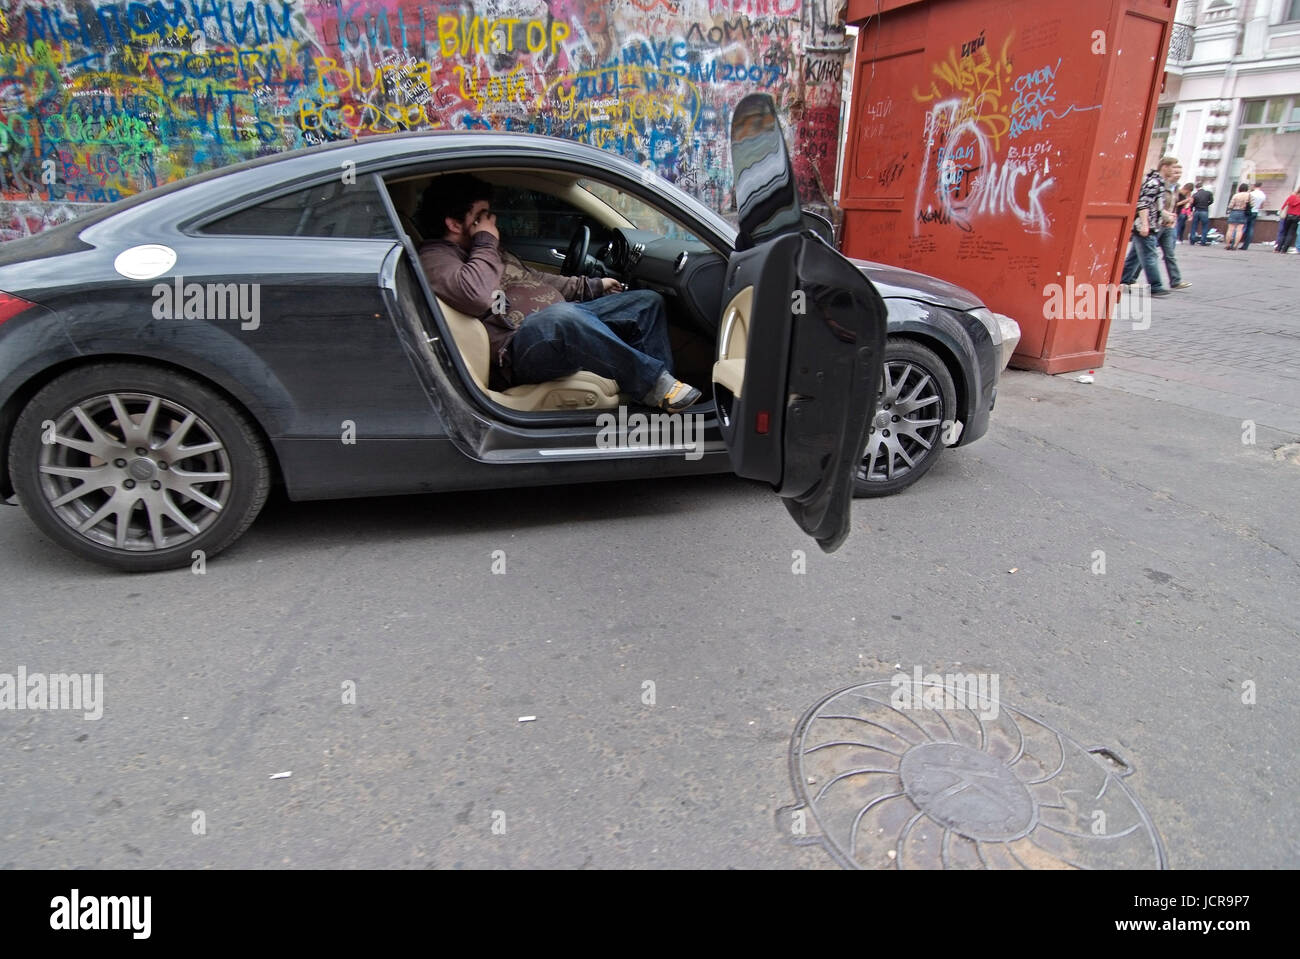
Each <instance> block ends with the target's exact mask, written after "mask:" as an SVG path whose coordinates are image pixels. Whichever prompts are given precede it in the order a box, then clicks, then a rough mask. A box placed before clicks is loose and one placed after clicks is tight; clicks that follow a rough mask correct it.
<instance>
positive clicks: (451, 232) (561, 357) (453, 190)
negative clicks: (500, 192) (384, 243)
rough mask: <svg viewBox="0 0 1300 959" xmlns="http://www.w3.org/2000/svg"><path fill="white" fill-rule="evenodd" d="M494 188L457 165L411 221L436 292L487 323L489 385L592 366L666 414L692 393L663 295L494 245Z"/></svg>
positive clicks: (431, 190) (694, 391)
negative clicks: (676, 370) (565, 271)
mask: <svg viewBox="0 0 1300 959" xmlns="http://www.w3.org/2000/svg"><path fill="white" fill-rule="evenodd" d="M491 199H492V186H491V184H489V183H485V182H484V181H482V180H480V179H478V178H477V177H473V176H470V175H468V174H464V173H453V174H448V175H446V176H440V177H437V178H436V179H435V180H434V181H433V182H432V183H431V184H430V185H429V187H428V188H427V189H426V190H425V192H424V195H423V196H422V197H421V199H420V206H419V209H418V210H417V211H416V215H415V220H416V224H417V225H418V226H419V227H420V230H421V232H423V233H424V234H425V236H431V237H438V239H435V240H429V241H427V242H426V243H425V244H424V245H423V246H422V247H421V248H420V250H419V254H420V265H421V266H422V267H423V268H424V272H425V275H426V276H427V277H428V279H429V285H430V286H431V287H432V288H433V291H434V293H435V294H437V296H438V297H439V298H440V299H442V300H445V301H446V302H447V303H448V304H449V305H450V306H452V307H454V308H455V309H457V310H460V311H461V312H462V313H468V314H469V315H470V316H475V317H478V319H479V320H480V321H482V323H483V325H484V326H486V327H487V331H488V340H489V342H490V343H491V354H492V361H491V364H490V369H491V375H490V377H489V383H488V388H489V389H493V390H503V389H508V388H509V387H511V386H515V385H518V384H522V383H545V382H547V381H548V380H556V379H561V378H563V377H565V376H571V375H572V374H574V373H576V372H577V371H578V370H590V371H591V372H593V373H596V374H597V375H599V376H604V377H607V378H609V379H611V380H614V381H615V382H616V383H618V385H619V389H620V391H621V392H624V393H627V394H629V395H631V396H633V397H637V398H639V399H640V400H641V402H642V403H644V404H645V405H647V406H657V407H660V408H662V409H666V410H668V411H669V412H670V413H675V412H679V411H681V410H684V409H686V408H687V407H689V406H690V405H692V404H693V403H695V402H696V401H697V400H698V399H699V398H700V395H701V394H700V391H699V390H697V389H696V388H695V387H693V386H690V385H688V384H686V383H683V382H682V381H681V380H678V379H676V378H675V377H674V376H673V355H672V347H671V346H670V344H669V341H668V319H667V313H666V310H665V307H664V300H663V297H662V296H660V295H659V294H658V293H655V292H653V291H651V290H635V291H630V292H625V291H624V290H625V288H624V286H623V284H622V283H620V282H619V281H618V280H616V279H613V278H611V277H604V278H600V279H596V278H588V277H581V276H556V275H554V274H551V273H542V272H539V271H537V270H534V269H531V268H530V267H528V266H526V265H525V264H524V263H523V262H522V261H520V259H519V258H518V257H516V256H514V254H512V253H510V252H508V251H505V250H502V249H501V245H500V239H501V238H500V234H499V232H498V231H497V225H496V216H495V215H494V214H493V213H492V212H491Z"/></svg>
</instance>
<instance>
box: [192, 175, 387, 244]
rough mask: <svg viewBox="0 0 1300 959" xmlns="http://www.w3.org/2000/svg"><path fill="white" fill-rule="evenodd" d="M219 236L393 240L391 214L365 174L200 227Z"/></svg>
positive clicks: (270, 202) (325, 184) (284, 197)
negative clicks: (352, 180) (347, 181)
mask: <svg viewBox="0 0 1300 959" xmlns="http://www.w3.org/2000/svg"><path fill="white" fill-rule="evenodd" d="M200 232H202V233H208V234H218V235H222V236H303V237H308V236H310V237H321V236H325V237H329V236H332V237H346V238H348V239H362V240H366V239H382V240H389V239H396V237H397V233H396V231H395V230H394V229H393V222H392V219H391V218H390V217H389V215H388V211H387V209H386V208H385V207H384V203H383V200H381V199H380V197H379V191H378V190H376V189H375V185H374V181H373V180H372V179H371V178H370V177H364V178H359V179H358V180H357V182H355V183H344V182H342V181H341V180H339V179H332V180H329V181H327V182H325V183H318V184H316V185H315V186H310V187H308V188H307V189H305V190H298V191H296V192H294V193H286V194H284V195H283V196H278V197H275V198H274V199H272V200H267V201H265V202H263V203H258V204H255V205H254V206H250V207H245V208H244V209H242V210H240V211H239V212H238V213H231V214H230V215H229V216H223V217H221V218H220V219H219V220H213V221H212V222H211V223H209V224H208V225H207V226H205V227H203V229H202V230H201V231H200Z"/></svg>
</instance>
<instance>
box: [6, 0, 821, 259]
mask: <svg viewBox="0 0 1300 959" xmlns="http://www.w3.org/2000/svg"><path fill="white" fill-rule="evenodd" d="M843 42H844V39H843V26H842V10H841V7H840V4H839V3H838V2H836V0H479V2H474V3H447V2H441V3H440V2H430V0H224V2H222V0H39V2H38V0H0V237H3V238H5V239H9V238H13V237H15V236H21V235H26V234H30V233H33V232H38V231H39V230H41V229H43V228H44V227H46V226H49V225H50V224H52V223H55V222H60V221H62V220H63V219H67V218H68V217H70V216H72V215H75V214H76V213H77V212H79V211H81V210H83V209H85V206H84V205H85V204H97V203H106V202H111V201H113V200H117V199H120V198H122V197H125V196H129V195H131V194H134V193H137V192H140V191H142V190H146V189H150V188H152V187H155V186H159V185H161V184H165V183H169V182H172V181H174V180H177V179H180V178H182V177H185V176H188V175H190V174H192V173H197V172H201V171H204V170H210V169H213V168H215V167H220V166H224V165H226V164H230V163H234V162H237V161H240V160H245V159H250V158H253V157H258V156H263V155H266V154H272V153H277V152H280V151H284V150H290V149H294V148H298V147H306V146H311V145H313V144H319V143H324V142H328V141H331V140H340V139H350V138H352V137H360V136H369V135H372V134H381V133H393V132H398V131H403V130H418V129H457V130H478V129H483V130H488V129H491V130H518V131H526V132H533V133H545V134H549V135H554V136H562V137H567V138H570V139H574V140H579V141H581V142H584V143H589V144H591V145H593V146H595V147H598V148H600V149H602V150H608V151H610V152H613V153H618V154H621V155H623V156H625V157H628V158H631V159H633V160H635V161H636V162H638V163H641V164H643V165H648V166H653V168H654V169H655V170H656V172H658V173H659V174H660V175H662V176H663V177H665V178H666V179H668V180H670V181H672V182H675V183H677V184H678V185H679V186H681V187H682V188H683V189H685V190H687V191H688V192H690V193H692V194H694V195H696V196H698V197H700V198H701V199H703V200H704V201H705V202H707V203H709V204H710V205H712V206H713V207H714V208H715V209H717V210H719V211H724V210H725V209H726V208H727V206H728V203H729V179H730V172H729V170H728V168H727V157H728V150H727V133H728V124H729V120H730V109H731V107H732V105H734V104H735V103H736V102H737V101H738V100H739V99H740V98H741V97H742V96H744V95H745V94H746V93H750V92H754V91H766V92H769V93H771V94H772V95H773V96H774V97H775V98H776V100H777V103H778V105H779V107H780V109H781V112H782V118H783V120H784V121H785V123H786V126H787V129H788V130H789V131H790V132H791V137H792V140H793V144H792V145H793V148H794V153H795V156H796V164H797V173H798V175H799V179H800V187H801V190H802V191H803V195H804V197H805V199H806V200H808V201H811V202H812V203H813V204H814V205H816V204H824V202H825V198H826V197H827V196H829V194H830V193H832V192H833V187H834V184H833V180H834V174H835V159H836V152H837V148H838V142H839V102H840V84H841V78H842V74H843V69H844V57H843V53H842V52H841V51H842V47H843Z"/></svg>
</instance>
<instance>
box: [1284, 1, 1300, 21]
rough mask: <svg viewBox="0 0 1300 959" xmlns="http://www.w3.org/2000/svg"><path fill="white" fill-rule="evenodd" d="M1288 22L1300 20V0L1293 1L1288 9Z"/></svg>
mask: <svg viewBox="0 0 1300 959" xmlns="http://www.w3.org/2000/svg"><path fill="white" fill-rule="evenodd" d="M1286 18H1287V20H1300V0H1291V6H1290V7H1289V8H1287V12H1286Z"/></svg>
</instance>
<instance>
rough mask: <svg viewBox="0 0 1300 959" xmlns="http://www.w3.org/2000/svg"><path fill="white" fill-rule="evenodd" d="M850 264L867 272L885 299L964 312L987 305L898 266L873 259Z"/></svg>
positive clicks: (954, 287)
mask: <svg viewBox="0 0 1300 959" xmlns="http://www.w3.org/2000/svg"><path fill="white" fill-rule="evenodd" d="M849 262H850V263H852V264H853V265H854V266H856V267H857V268H858V269H859V270H861V271H862V272H863V273H865V274H866V276H867V279H868V280H870V281H871V282H872V283H874V284H875V286H876V289H877V290H879V291H880V295H881V296H883V297H885V298H886V299H888V298H890V297H896V298H902V299H908V300H922V301H924V302H926V303H933V304H934V305H935V306H946V307H948V308H950V309H954V310H963V311H964V310H973V309H976V308H977V307H981V306H983V305H984V304H983V302H981V300H980V298H979V297H978V296H976V295H975V294H974V293H972V292H971V291H970V290H966V289H963V288H962V287H960V286H957V285H956V284H953V283H949V282H948V281H947V280H940V279H938V278H937V277H933V276H926V275H925V274H924V273H916V272H914V271H913V270H904V269H902V268H901V267H897V266H888V265H886V264H884V263H874V262H872V261H871V260H856V259H854V258H853V257H849Z"/></svg>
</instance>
